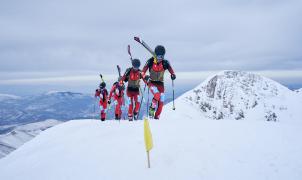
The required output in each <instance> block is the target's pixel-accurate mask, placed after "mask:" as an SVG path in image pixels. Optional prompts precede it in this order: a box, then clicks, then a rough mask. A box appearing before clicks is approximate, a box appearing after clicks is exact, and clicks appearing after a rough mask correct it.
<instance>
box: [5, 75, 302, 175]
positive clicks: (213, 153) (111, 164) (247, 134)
mask: <svg viewBox="0 0 302 180" xmlns="http://www.w3.org/2000/svg"><path fill="white" fill-rule="evenodd" d="M226 72H227V73H226ZM228 72H230V71H224V72H221V73H220V74H218V76H217V80H213V81H209V80H211V79H212V78H213V77H211V78H209V79H208V80H207V81H205V82H204V83H203V84H201V85H200V86H198V87H197V88H195V89H194V90H192V91H189V92H187V93H185V94H184V95H183V96H181V97H180V98H178V99H177V100H176V110H175V111H173V110H172V104H171V103H169V104H167V105H165V107H164V111H163V114H162V117H161V120H159V121H156V120H151V121H150V127H151V131H152V134H153V140H154V149H153V150H152V151H151V169H148V168H147V163H146V153H145V149H144V137H143V121H134V122H128V121H121V122H119V121H113V120H108V121H106V122H101V121H98V120H91V119H83V120H77V121H69V122H66V123H62V124H60V125H57V126H55V127H53V128H50V129H48V130H46V131H43V132H42V133H40V135H38V136H37V137H36V138H34V139H32V140H31V141H29V142H27V143H25V144H24V145H23V146H21V147H20V148H19V149H17V150H16V151H14V152H12V153H11V154H9V155H8V156H6V157H5V158H3V159H1V160H0V179H10V180H19V179H30V180H40V179H46V180H48V179H49V180H53V179H56V180H66V179H72V180H78V179H79V180H82V179H110V180H111V179H131V180H138V179H139V180H141V179H150V180H151V179H175V180H178V179H185V180H187V179H211V180H212V179H214V180H215V179H217V180H218V179H226V180H228V179H230V180H242V179H244V180H249V179H250V180H255V179H257V180H262V179H263V180H264V179H265V180H279V179H280V180H284V179H290V180H300V179H302V143H301V137H302V122H301V121H299V120H298V118H297V116H298V114H297V111H296V109H295V108H294V106H292V104H294V105H297V103H299V102H298V101H296V100H295V99H297V96H294V95H293V94H292V93H290V92H289V91H288V90H287V89H286V88H285V87H283V86H281V85H279V84H276V83H275V82H274V81H271V80H268V79H266V78H263V77H260V76H256V75H249V74H247V73H243V74H240V76H237V75H236V76H235V75H234V73H232V72H230V73H231V74H229V73H228ZM233 72H234V71H233ZM225 73H226V74H225ZM232 74H233V75H232ZM224 76H226V77H227V78H224ZM220 77H222V78H221V79H220ZM228 77H229V78H228ZM247 77H249V78H247ZM220 80H221V81H220ZM247 80H248V81H247ZM250 80H255V81H251V82H254V83H252V84H253V86H252V85H251V84H250ZM219 81H220V82H223V83H219ZM209 82H211V83H210V86H209V88H205V87H206V86H207V84H209ZM214 82H216V86H212V85H211V84H215V83H214ZM242 82H246V83H242ZM217 85H218V86H217ZM213 87H215V88H214V89H213ZM216 87H217V88H216ZM230 87H234V89H232V88H230ZM265 87H266V88H265ZM258 88H259V89H258ZM263 88H264V89H263ZM204 90H205V92H206V93H210V94H212V93H213V94H214V100H213V99H212V100H211V99H206V98H204V96H201V97H200V99H202V98H204V99H203V100H204V101H206V102H209V104H210V105H211V106H212V108H214V107H215V108H217V109H219V108H221V107H223V102H227V103H228V102H230V103H232V105H233V106H234V109H233V110H234V111H233V112H237V111H238V110H242V111H243V112H244V118H241V119H244V120H242V121H241V120H240V121H234V119H236V118H235V117H236V116H234V115H233V114H231V113H230V111H229V109H227V110H225V111H224V110H221V109H219V110H221V112H223V113H224V116H223V117H224V118H223V119H224V120H221V121H216V120H213V119H217V118H213V116H212V115H213V111H209V114H207V113H208V111H206V112H204V110H203V109H202V108H201V106H199V105H200V104H199V102H201V101H200V99H198V97H196V98H197V99H195V100H193V98H195V95H199V96H200V95H201V94H203V93H204V92H203V91H204ZM207 90H213V91H208V92H207ZM218 90H225V91H224V92H225V93H222V95H223V94H225V95H226V96H221V98H217V99H216V98H215V97H216V95H217V97H219V96H218V95H219V94H220V93H221V92H219V91H218ZM246 93H249V94H246ZM258 96H260V98H259V99H257V97H258ZM190 97H192V99H190ZM223 97H232V98H231V99H227V98H223ZM238 98H239V99H241V98H242V99H241V101H242V102H243V103H242V102H241V101H240V100H239V99H238ZM252 100H256V101H257V102H258V104H257V106H256V107H260V108H258V109H257V108H256V110H255V107H252V106H250V105H251V104H254V103H253V102H254V101H252ZM233 101H234V102H236V103H233ZM274 102H276V106H275V107H274V106H272V105H274V104H273V103H274ZM291 102H292V104H291ZM281 106H285V107H286V109H284V110H283V109H282V110H280V107H281ZM261 109H264V110H263V111H260V110H261ZM267 110H271V111H273V112H274V113H276V114H277V115H278V119H277V121H276V122H275V121H267V120H268V119H267V118H266V117H265V116H264V115H265V113H266V111H267ZM253 113H259V114H253ZM234 114H236V113H234ZM236 115H237V114H236ZM214 117H217V116H214ZM257 118H258V119H257ZM255 119H256V120H255Z"/></svg>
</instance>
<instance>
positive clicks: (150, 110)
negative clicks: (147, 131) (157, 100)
mask: <svg viewBox="0 0 302 180" xmlns="http://www.w3.org/2000/svg"><path fill="white" fill-rule="evenodd" d="M154 114H155V108H153V107H152V106H150V108H149V117H150V118H154Z"/></svg>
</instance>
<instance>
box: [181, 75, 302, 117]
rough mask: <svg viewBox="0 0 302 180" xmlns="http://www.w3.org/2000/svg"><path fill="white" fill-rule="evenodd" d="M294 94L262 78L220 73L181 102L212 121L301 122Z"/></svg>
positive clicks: (299, 105)
mask: <svg viewBox="0 0 302 180" xmlns="http://www.w3.org/2000/svg"><path fill="white" fill-rule="evenodd" d="M297 97H298V96H297V93H295V92H293V91H292V90H289V89H288V88H286V87H285V86H283V85H281V84H279V83H277V82H275V81H273V80H271V79H268V78H265V77H262V76H259V75H256V74H252V73H248V72H243V71H222V72H220V73H218V74H216V75H214V76H213V77H210V78H208V79H207V80H206V81H204V82H203V83H202V84H201V85H199V86H198V87H196V88H195V89H194V90H193V91H190V92H188V93H187V94H186V96H185V97H184V98H186V99H187V101H188V102H190V103H191V104H192V105H194V106H195V107H197V108H198V109H200V110H201V111H202V112H203V114H204V115H205V116H206V117H208V118H211V119H217V120H219V119H236V120H240V119H254V120H266V121H278V120H281V119H283V120H289V119H290V120H291V121H300V107H301V106H302V102H301V101H300V100H299V99H298V98H297Z"/></svg>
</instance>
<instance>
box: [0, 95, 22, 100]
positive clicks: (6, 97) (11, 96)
mask: <svg viewBox="0 0 302 180" xmlns="http://www.w3.org/2000/svg"><path fill="white" fill-rule="evenodd" d="M12 99H21V97H20V96H15V95H11V94H0V101H3V100H12Z"/></svg>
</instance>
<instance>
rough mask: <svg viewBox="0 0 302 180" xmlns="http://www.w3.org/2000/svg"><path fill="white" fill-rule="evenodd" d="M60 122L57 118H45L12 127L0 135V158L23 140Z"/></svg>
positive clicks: (21, 143) (14, 148)
mask: <svg viewBox="0 0 302 180" xmlns="http://www.w3.org/2000/svg"><path fill="white" fill-rule="evenodd" d="M59 123H61V121H57V120H52V119H50V120H46V121H42V122H37V123H30V124H26V125H22V126H18V127H16V128H14V129H13V130H12V131H10V132H9V133H7V134H3V135H0V158H2V157H4V156H6V155H7V154H9V153H10V152H12V151H14V150H16V149H17V148H18V147H20V146H21V145H23V144H24V143H25V142H27V141H29V140H31V139H32V138H34V137H35V136H37V135H38V134H39V133H40V132H42V131H44V130H46V129H48V128H50V127H52V126H55V125H57V124H59Z"/></svg>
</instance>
